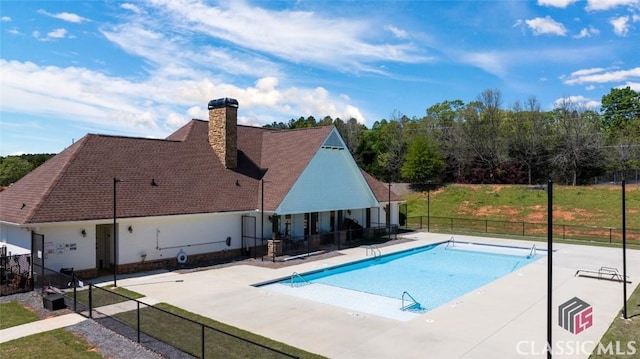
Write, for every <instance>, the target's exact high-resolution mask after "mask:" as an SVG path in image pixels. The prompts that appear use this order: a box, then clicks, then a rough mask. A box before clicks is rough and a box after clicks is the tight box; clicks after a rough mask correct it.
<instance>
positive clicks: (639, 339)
mask: <svg viewBox="0 0 640 359" xmlns="http://www.w3.org/2000/svg"><path fill="white" fill-rule="evenodd" d="M620 312H621V313H622V308H621V311H620ZM627 318H629V319H630V320H625V319H623V318H622V314H620V316H618V317H616V319H614V321H613V323H611V326H610V327H609V330H607V332H606V333H605V334H604V335H603V336H602V339H600V346H601V347H603V348H607V346H609V345H612V348H613V353H610V352H609V353H607V351H606V350H604V349H603V352H602V353H598V347H596V350H595V352H594V353H593V354H592V355H591V356H590V357H589V358H591V359H614V358H620V357H621V356H620V355H616V354H615V350H616V341H617V342H619V343H620V345H619V346H618V347H619V348H620V350H621V351H624V352H625V353H627V351H628V350H629V348H628V347H627V345H628V343H631V342H633V341H635V344H634V348H635V351H636V353H635V354H634V355H625V356H622V358H640V285H637V286H636V289H635V291H634V292H633V294H631V297H630V298H629V300H628V301H627Z"/></svg>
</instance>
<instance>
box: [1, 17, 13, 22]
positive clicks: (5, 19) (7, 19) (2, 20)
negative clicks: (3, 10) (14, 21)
mask: <svg viewBox="0 0 640 359" xmlns="http://www.w3.org/2000/svg"><path fill="white" fill-rule="evenodd" d="M0 22H11V18H10V17H9V16H2V17H0Z"/></svg>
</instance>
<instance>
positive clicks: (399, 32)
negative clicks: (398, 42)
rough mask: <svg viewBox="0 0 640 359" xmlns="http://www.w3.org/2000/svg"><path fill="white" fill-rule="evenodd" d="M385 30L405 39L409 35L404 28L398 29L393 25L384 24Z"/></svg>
mask: <svg viewBox="0 0 640 359" xmlns="http://www.w3.org/2000/svg"><path fill="white" fill-rule="evenodd" d="M385 30H387V31H390V32H391V33H392V34H393V36H395V37H397V38H398V39H406V38H407V37H409V33H407V31H406V30H402V29H399V28H397V27H395V26H393V25H387V26H385Z"/></svg>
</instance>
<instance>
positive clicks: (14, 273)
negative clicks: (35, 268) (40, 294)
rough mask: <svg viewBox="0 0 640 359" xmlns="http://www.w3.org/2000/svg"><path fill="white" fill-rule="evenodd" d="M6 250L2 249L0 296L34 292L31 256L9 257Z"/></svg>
mask: <svg viewBox="0 0 640 359" xmlns="http://www.w3.org/2000/svg"><path fill="white" fill-rule="evenodd" d="M6 249H7V247H1V249H0V295H3V296H4V295H10V294H15V293H25V292H29V291H32V290H33V276H32V264H31V254H16V255H8V253H7V252H6Z"/></svg>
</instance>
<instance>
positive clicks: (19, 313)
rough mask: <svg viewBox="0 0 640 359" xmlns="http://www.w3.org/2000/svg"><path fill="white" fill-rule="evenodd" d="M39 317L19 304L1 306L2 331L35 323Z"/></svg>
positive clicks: (0, 325) (0, 320)
mask: <svg viewBox="0 0 640 359" xmlns="http://www.w3.org/2000/svg"><path fill="white" fill-rule="evenodd" d="M36 320H38V316H37V315H36V314H35V313H33V312H32V311H30V310H29V309H27V308H25V307H23V306H22V305H21V304H20V303H18V302H8V303H2V304H0V329H6V328H11V327H15V326H17V325H21V324H26V323H31V322H35V321H36Z"/></svg>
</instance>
